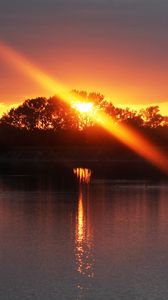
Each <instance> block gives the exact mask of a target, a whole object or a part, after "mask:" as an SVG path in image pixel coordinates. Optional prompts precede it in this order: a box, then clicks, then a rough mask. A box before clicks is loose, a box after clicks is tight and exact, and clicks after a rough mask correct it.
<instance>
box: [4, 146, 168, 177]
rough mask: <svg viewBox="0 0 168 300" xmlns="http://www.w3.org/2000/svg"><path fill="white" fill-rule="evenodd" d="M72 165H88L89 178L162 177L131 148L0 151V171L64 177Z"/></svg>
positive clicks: (33, 148)
mask: <svg viewBox="0 0 168 300" xmlns="http://www.w3.org/2000/svg"><path fill="white" fill-rule="evenodd" d="M76 167H83V168H89V169H91V170H92V177H93V178H107V179H113V180H123V179H124V180H127V179H130V180H132V179H137V180H138V179H140V180H155V179H157V180H162V179H164V180H166V179H167V178H168V175H167V174H164V173H163V172H162V171H160V170H159V169H158V168H156V167H154V166H152V165H151V164H150V163H149V162H147V161H146V160H144V159H143V158H141V157H139V156H137V155H136V154H135V153H132V152H131V151H128V150H127V152H126V151H125V152H123V153H122V155H121V152H120V151H119V152H118V154H117V153H115V154H114V153H113V149H111V150H110V149H100V148H93V147H92V148H89V147H88V148H83V149H82V148H76V147H57V148H47V147H46V148H38V147H30V148H23V147H20V148H13V149H8V150H6V151H1V152H0V174H2V175H3V174H9V175H10V174H23V175H34V174H41V175H42V174H43V175H47V176H54V177H56V178H57V179H58V178H59V177H63V178H65V179H67V178H70V177H71V176H72V173H73V172H72V170H73V168H76Z"/></svg>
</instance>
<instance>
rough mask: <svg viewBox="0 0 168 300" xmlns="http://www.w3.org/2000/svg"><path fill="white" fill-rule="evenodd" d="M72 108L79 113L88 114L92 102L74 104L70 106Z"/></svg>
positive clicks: (91, 108) (91, 107)
mask: <svg viewBox="0 0 168 300" xmlns="http://www.w3.org/2000/svg"><path fill="white" fill-rule="evenodd" d="M72 107H73V108H75V109H76V110H78V111H79V112H80V113H90V112H91V111H92V110H93V103H92V102H75V103H74V104H73V105H72Z"/></svg>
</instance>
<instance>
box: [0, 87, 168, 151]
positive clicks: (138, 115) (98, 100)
mask: <svg viewBox="0 0 168 300" xmlns="http://www.w3.org/2000/svg"><path fill="white" fill-rule="evenodd" d="M71 94H72V99H73V97H74V98H75V99H76V98H77V99H79V101H83V100H84V101H86V102H93V105H94V108H93V109H95V110H101V111H103V112H105V113H107V114H108V115H109V116H111V117H112V118H113V120H114V121H115V122H119V123H122V124H125V125H127V126H132V127H135V128H138V129H139V130H141V131H143V132H145V133H147V134H148V135H149V136H150V137H151V138H152V139H155V140H156V141H157V142H159V143H161V144H164V145H165V144H166V143H167V142H168V141H167V139H168V138H167V130H168V116H162V115H161V113H160V110H159V107H158V106H150V107H147V108H145V109H141V110H140V111H136V110H131V109H129V108H119V107H116V106H114V105H113V104H112V103H111V102H110V101H107V100H106V99H105V98H104V96H103V95H101V94H100V93H87V92H85V91H77V90H73V91H72V93H71ZM93 137H94V138H93ZM100 139H101V140H105V139H108V134H107V133H105V132H104V130H103V129H101V128H100V127H99V125H98V124H96V123H95V122H94V121H93V119H91V118H89V116H88V114H87V113H79V111H77V110H76V109H74V107H72V105H69V104H68V103H66V102H64V101H62V100H61V99H60V98H59V97H58V96H53V97H50V98H45V97H38V98H35V99H27V100H26V101H24V102H23V103H22V104H21V105H19V106H18V107H16V108H12V109H11V110H10V111H9V112H7V113H5V114H4V115H3V116H2V117H1V119H0V143H1V145H2V144H3V145H6V144H15V145H17V144H18V145H19V144H23V143H27V144H33V143H35V144H36V143H39V142H40V144H46V145H47V144H48V143H49V144H55V143H58V142H60V143H63V144H66V143H82V142H83V141H85V142H86V143H89V142H90V143H94V142H99V141H100Z"/></svg>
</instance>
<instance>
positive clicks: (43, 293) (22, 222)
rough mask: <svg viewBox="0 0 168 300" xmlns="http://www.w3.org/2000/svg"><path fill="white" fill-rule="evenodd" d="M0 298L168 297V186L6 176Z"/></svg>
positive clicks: (1, 184) (1, 193)
mask: <svg viewBox="0 0 168 300" xmlns="http://www.w3.org/2000/svg"><path fill="white" fill-rule="evenodd" d="M0 299H2V300H16V299H17V300H21V299H23V300H26V299H32V300H43V299H45V300H52V299H53V300H55V299H58V300H61V299H74V300H75V299H76V300H77V299H85V300H89V299H91V300H94V299H95V300H115V299H128V300H134V299H137V300H141V299H144V300H150V299H151V300H155V299H158V300H163V299H165V300H167V299H168V185H166V184H162V183H159V184H153V183H150V182H146V181H132V182H131V181H129V182H125V181H110V180H103V179H101V180H98V179H97V180H96V179H93V180H92V181H91V183H90V184H85V183H81V184H79V183H77V182H76V183H75V181H74V182H71V184H70V183H69V181H68V183H67V182H66V178H62V179H61V180H59V185H57V179H56V178H54V180H53V179H49V178H45V177H43V176H37V175H36V176H34V177H31V176H14V175H13V176H1V178H0Z"/></svg>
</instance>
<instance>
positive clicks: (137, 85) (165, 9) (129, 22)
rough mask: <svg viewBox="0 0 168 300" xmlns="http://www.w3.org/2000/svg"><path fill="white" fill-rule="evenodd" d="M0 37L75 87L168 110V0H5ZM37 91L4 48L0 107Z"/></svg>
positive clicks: (114, 99) (0, 59)
mask: <svg viewBox="0 0 168 300" xmlns="http://www.w3.org/2000/svg"><path fill="white" fill-rule="evenodd" d="M0 41H3V42H5V43H7V44H8V45H10V47H11V48H12V49H14V50H15V51H19V53H21V54H22V55H23V56H25V57H26V58H27V59H28V60H30V61H31V62H33V64H35V65H36V66H38V67H39V68H40V69H41V70H43V71H44V72H45V73H47V74H48V75H50V76H52V78H54V79H56V80H59V81H60V82H62V83H63V84H65V85H66V86H67V87H68V89H69V90H71V89H74V88H75V89H79V90H86V91H95V92H100V93H102V94H104V95H105V97H106V98H107V99H109V100H111V101H112V102H113V103H114V104H116V105H117V104H118V105H126V106H129V105H134V106H136V105H137V107H139V105H153V104H160V105H161V107H162V110H163V111H164V112H165V111H167V113H168V88H167V86H168V55H167V53H168V1H167V0H29V1H26V0H15V1H14V0H0ZM36 96H52V95H49V92H48V91H46V90H45V88H43V87H41V86H39V85H38V84H37V83H36V82H35V81H33V80H32V79H30V78H29V77H28V76H26V75H25V74H23V73H22V72H21V71H19V70H18V69H16V68H15V67H14V66H13V65H12V64H10V63H6V61H4V60H3V57H2V56H1V53H0V110H1V109H4V108H5V107H7V106H8V107H10V105H11V104H13V103H20V102H22V101H23V100H24V99H26V98H29V97H36Z"/></svg>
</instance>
